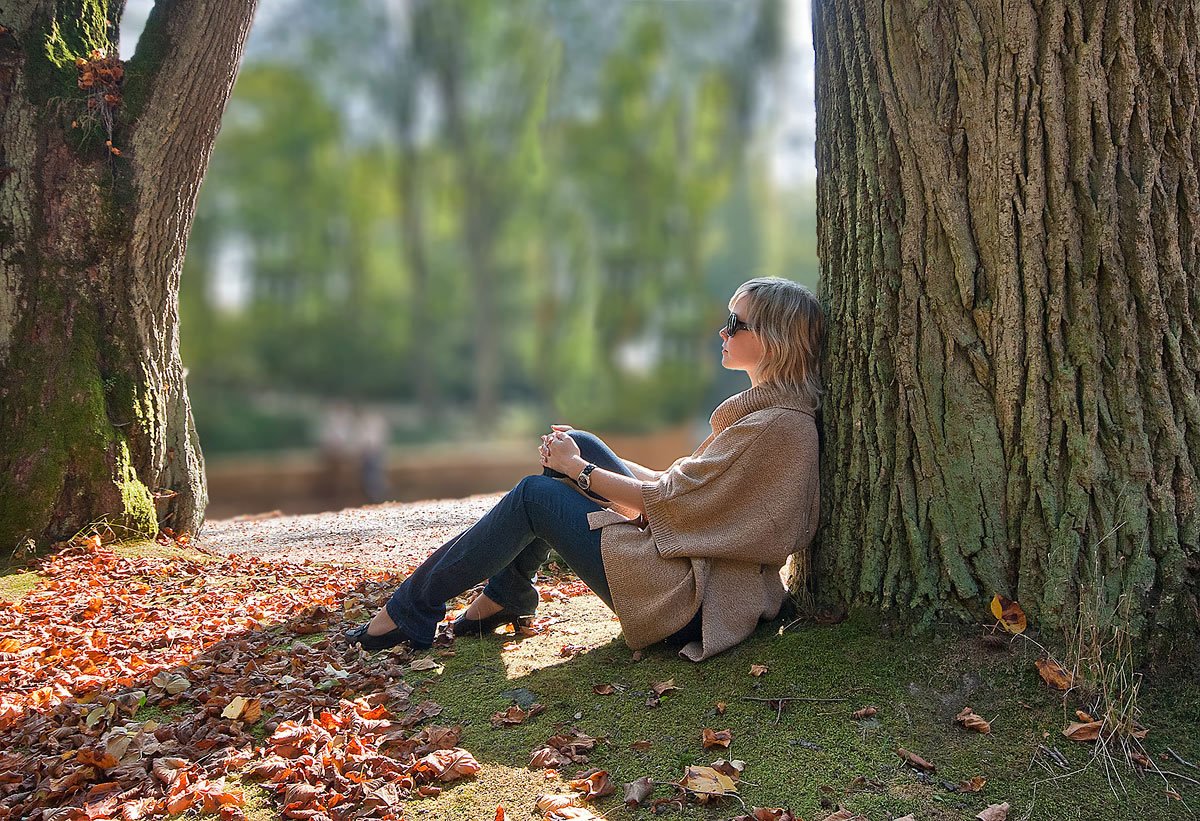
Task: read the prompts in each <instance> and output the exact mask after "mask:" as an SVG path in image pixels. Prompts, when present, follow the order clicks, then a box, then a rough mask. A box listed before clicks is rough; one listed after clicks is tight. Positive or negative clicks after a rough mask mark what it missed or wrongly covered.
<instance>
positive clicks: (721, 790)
mask: <svg viewBox="0 0 1200 821" xmlns="http://www.w3.org/2000/svg"><path fill="white" fill-rule="evenodd" d="M679 786H681V787H684V788H686V789H688V790H691V791H692V792H694V793H696V794H698V795H699V796H700V799H699V800H700V803H701V804H704V803H707V802H708V801H710V800H712V799H713V798H715V797H719V796H722V795H725V794H727V793H731V792H737V785H736V784H734V782H733V779H732V778H730V777H729V776H727V775H725V774H724V773H721V772H717V771H716V770H714V769H713V768H712V767H696V766H691V767H688V768H687V769H685V770H684V771H683V778H682V779H681V780H680V781H679Z"/></svg>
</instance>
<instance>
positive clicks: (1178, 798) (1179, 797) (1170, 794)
mask: <svg viewBox="0 0 1200 821" xmlns="http://www.w3.org/2000/svg"><path fill="white" fill-rule="evenodd" d="M1167 798H1174V799H1175V800H1176V801H1182V800H1183V796H1182V795H1180V794H1179V793H1177V792H1175V791H1174V790H1173V789H1171V788H1170V787H1167Z"/></svg>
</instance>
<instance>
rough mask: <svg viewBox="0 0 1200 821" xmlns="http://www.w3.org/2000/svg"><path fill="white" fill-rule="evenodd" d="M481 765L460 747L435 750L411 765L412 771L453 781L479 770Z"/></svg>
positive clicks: (440, 779) (441, 779)
mask: <svg viewBox="0 0 1200 821" xmlns="http://www.w3.org/2000/svg"><path fill="white" fill-rule="evenodd" d="M481 769H482V767H480V766H479V762H478V761H476V760H475V759H474V758H473V757H472V756H471V754H470V753H469V752H467V751H466V750H464V749H462V748H461V747H454V748H453V749H450V750H436V751H434V752H432V753H430V754H429V755H427V756H425V757H424V758H422V759H420V760H419V761H417V763H416V764H414V765H413V771H414V772H416V773H420V774H427V775H429V776H431V777H432V778H436V779H438V780H439V781H455V780H457V779H459V778H466V777H468V776H472V775H474V774H475V773H477V772H479V771H480V770H481Z"/></svg>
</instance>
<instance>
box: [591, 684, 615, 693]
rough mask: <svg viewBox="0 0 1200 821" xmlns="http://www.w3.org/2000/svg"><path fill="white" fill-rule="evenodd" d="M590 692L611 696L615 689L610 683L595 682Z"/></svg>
mask: <svg viewBox="0 0 1200 821" xmlns="http://www.w3.org/2000/svg"><path fill="white" fill-rule="evenodd" d="M592 692H593V693H595V694H596V695H598V696H611V695H612V694H613V693H615V692H616V690H614V689H613V686H612V685H611V684H597V685H595V686H593V687H592Z"/></svg>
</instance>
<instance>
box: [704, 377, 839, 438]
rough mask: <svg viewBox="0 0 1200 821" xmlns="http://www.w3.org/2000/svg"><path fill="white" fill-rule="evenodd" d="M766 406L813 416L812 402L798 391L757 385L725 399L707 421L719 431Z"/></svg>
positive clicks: (714, 429) (715, 431)
mask: <svg viewBox="0 0 1200 821" xmlns="http://www.w3.org/2000/svg"><path fill="white" fill-rule="evenodd" d="M766 408H790V409H791V410H798V411H800V412H801V413H807V414H808V415H809V416H813V417H814V418H815V415H816V409H815V408H813V406H812V403H810V402H809V401H808V400H807V399H805V398H804V397H803V396H801V395H800V394H798V393H793V392H791V391H786V390H784V389H782V388H778V387H775V386H774V385H759V386H757V387H754V388H750V389H749V390H745V391H742V392H741V393H738V394H734V395H733V396H731V397H729V398H728V399H726V400H725V401H724V402H722V403H721V404H720V405H718V406H717V409H716V410H715V411H713V414H712V418H711V419H709V423H710V424H711V425H712V429H713V433H720V432H721V431H723V430H725V428H727V427H729V426H730V425H732V424H734V423H736V422H737V421H738V420H739V419H741V418H742V417H743V416H746V415H748V414H751V413H754V412H755V411H760V410H764V409H766Z"/></svg>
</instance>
